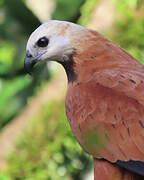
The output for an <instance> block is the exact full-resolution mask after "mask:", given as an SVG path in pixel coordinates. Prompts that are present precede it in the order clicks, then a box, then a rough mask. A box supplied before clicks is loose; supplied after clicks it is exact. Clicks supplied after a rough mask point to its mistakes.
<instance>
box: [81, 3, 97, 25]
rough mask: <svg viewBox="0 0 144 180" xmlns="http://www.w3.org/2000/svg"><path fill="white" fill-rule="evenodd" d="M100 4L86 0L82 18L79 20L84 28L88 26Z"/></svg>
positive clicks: (82, 9)
mask: <svg viewBox="0 0 144 180" xmlns="http://www.w3.org/2000/svg"><path fill="white" fill-rule="evenodd" d="M98 2H99V0H86V2H85V3H84V5H83V6H82V7H81V17H80V18H79V20H78V23H79V24H81V25H82V26H86V25H87V23H88V21H89V20H90V18H91V15H92V12H93V10H94V8H95V7H96V5H97V4H98Z"/></svg>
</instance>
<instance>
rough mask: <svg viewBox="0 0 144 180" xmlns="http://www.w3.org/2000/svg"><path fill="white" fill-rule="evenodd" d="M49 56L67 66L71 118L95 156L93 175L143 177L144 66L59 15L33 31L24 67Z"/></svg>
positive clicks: (107, 178) (79, 137) (28, 68)
mask: <svg viewBox="0 0 144 180" xmlns="http://www.w3.org/2000/svg"><path fill="white" fill-rule="evenodd" d="M49 60H53V61H57V62H59V63H60V64H62V65H63V67H64V68H65V71H66V74H67V77H68V90H67V95H66V115H67V119H68V121H69V123H70V125H71V128H72V131H73V133H74V134H75V136H76V138H77V140H78V142H79V143H80V145H81V146H82V147H83V149H84V150H85V151H86V152H88V153H89V154H90V155H92V156H93V157H94V159H95V180H97V179H98V180H101V179H102V180H104V179H105V180H112V179H117V180H122V179H123V180H124V179H125V180H129V179H133V180H136V179H143V178H144V67H143V65H142V64H141V63H140V62H138V61H137V60H136V59H135V58H133V57H132V56H131V55H130V54H129V53H128V52H127V51H125V50H124V49H122V48H120V47H119V46H118V45H116V44H114V43H113V42H112V41H110V40H108V39H106V38H105V37H104V36H103V35H101V34H99V33H98V32H96V31H93V30H89V29H87V28H85V27H82V26H79V25H76V24H73V23H70V22H64V21H57V20H50V21H48V22H47V23H44V24H42V25H41V26H40V27H38V28H37V29H36V30H35V31H34V32H33V33H32V35H31V36H30V38H29V40H28V43H27V47H26V59H25V69H26V71H27V72H30V71H31V69H32V67H33V66H34V64H36V63H37V62H42V61H49ZM100 159H101V160H100ZM122 167H123V168H122ZM104 171H105V173H104Z"/></svg>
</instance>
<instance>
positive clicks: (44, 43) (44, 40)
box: [37, 37, 49, 47]
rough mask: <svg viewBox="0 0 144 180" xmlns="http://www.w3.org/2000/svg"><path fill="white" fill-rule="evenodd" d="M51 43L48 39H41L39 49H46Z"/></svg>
mask: <svg viewBox="0 0 144 180" xmlns="http://www.w3.org/2000/svg"><path fill="white" fill-rule="evenodd" d="M48 43H49V40H48V38H46V37H42V38H40V39H39V40H38V41H37V46H39V47H46V46H47V45H48Z"/></svg>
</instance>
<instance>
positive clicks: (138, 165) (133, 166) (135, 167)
mask: <svg viewBox="0 0 144 180" xmlns="http://www.w3.org/2000/svg"><path fill="white" fill-rule="evenodd" d="M116 164H117V165H119V166H121V167H123V168H125V169H128V170H129V171H132V172H134V173H136V174H139V175H141V176H144V162H142V161H132V160H130V161H120V160H118V161H117V162H116Z"/></svg>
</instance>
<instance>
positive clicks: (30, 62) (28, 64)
mask: <svg viewBox="0 0 144 180" xmlns="http://www.w3.org/2000/svg"><path fill="white" fill-rule="evenodd" d="M37 62H38V57H36V58H34V57H33V56H32V55H31V54H30V53H29V51H27V53H26V57H25V60H24V69H25V71H26V72H27V73H28V74H31V71H32V68H33V67H34V65H35V64H36V63H37Z"/></svg>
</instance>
